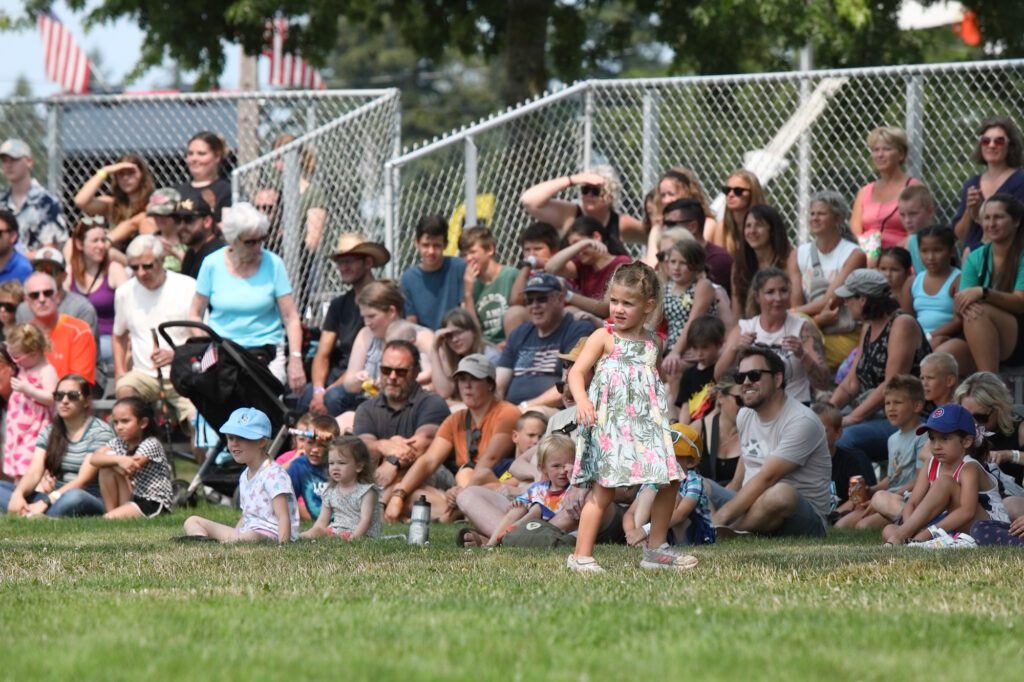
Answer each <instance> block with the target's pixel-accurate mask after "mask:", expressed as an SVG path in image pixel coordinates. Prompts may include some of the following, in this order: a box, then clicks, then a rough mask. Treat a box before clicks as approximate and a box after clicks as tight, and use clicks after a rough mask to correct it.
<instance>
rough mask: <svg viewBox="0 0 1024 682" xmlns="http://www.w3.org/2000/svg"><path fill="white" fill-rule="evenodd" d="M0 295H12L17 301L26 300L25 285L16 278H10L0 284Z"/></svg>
mask: <svg viewBox="0 0 1024 682" xmlns="http://www.w3.org/2000/svg"><path fill="white" fill-rule="evenodd" d="M0 296H10V297H11V298H12V299H13V300H14V302H15V303H21V302H22V301H24V300H25V287H23V286H22V285H21V282H19V281H18V280H16V279H9V280H7V281H6V282H4V283H3V284H0Z"/></svg>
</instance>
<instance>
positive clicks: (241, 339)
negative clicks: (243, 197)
mask: <svg viewBox="0 0 1024 682" xmlns="http://www.w3.org/2000/svg"><path fill="white" fill-rule="evenodd" d="M223 216H224V219H223V222H222V224H221V231H222V232H223V234H224V240H225V241H226V242H227V244H228V245H227V246H226V247H224V248H222V249H220V250H219V251H214V252H213V253H211V254H210V255H209V256H207V257H206V258H205V259H204V260H203V264H202V266H201V267H200V268H199V276H198V277H197V278H196V294H195V297H194V298H193V299H192V307H191V308H190V310H189V319H191V320H194V321H196V322H199V321H201V320H202V319H203V315H204V314H205V313H206V311H207V308H210V309H211V310H210V317H209V321H208V322H207V324H209V325H210V327H211V328H212V329H213V331H215V332H217V333H218V334H219V335H220V336H221V337H223V338H225V339H231V340H232V341H234V342H235V343H237V344H239V345H240V346H244V347H246V348H248V349H250V350H253V351H254V352H255V353H256V354H257V355H258V356H260V357H262V358H263V359H264V360H265V361H266V364H267V366H268V367H269V368H270V371H271V372H272V373H273V374H274V376H276V377H277V378H278V379H280V380H281V381H282V383H284V384H285V386H287V387H290V388H291V390H293V391H298V390H300V389H301V388H302V387H303V386H304V385H305V384H306V371H305V369H304V368H303V364H302V326H301V325H300V323H299V313H298V311H297V310H296V308H295V299H294V298H292V285H291V282H289V281H288V272H287V271H286V270H285V266H284V261H282V260H281V258H280V256H278V255H277V254H275V253H273V252H271V251H267V250H266V249H264V248H263V240H264V239H265V238H266V236H267V231H268V230H269V229H270V223H269V222H268V221H267V218H266V216H264V215H263V214H262V213H260V212H259V211H257V210H256V208H255V207H254V206H253V205H252V204H249V203H245V202H242V203H239V204H237V205H235V206H232V207H229V208H225V209H224V213H223ZM286 337H287V341H288V352H287V354H286V352H285V338H286Z"/></svg>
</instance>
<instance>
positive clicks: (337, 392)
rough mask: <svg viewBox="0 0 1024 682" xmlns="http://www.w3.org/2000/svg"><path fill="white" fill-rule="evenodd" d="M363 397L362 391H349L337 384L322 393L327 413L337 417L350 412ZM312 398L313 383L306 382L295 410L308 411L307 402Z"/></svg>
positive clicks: (300, 412)
mask: <svg viewBox="0 0 1024 682" xmlns="http://www.w3.org/2000/svg"><path fill="white" fill-rule="evenodd" d="M365 399H366V398H365V396H364V395H363V394H362V393H349V392H348V391H346V390H345V387H344V386H342V385H341V384H338V385H337V386H332V387H331V388H329V389H327V392H326V393H324V407H325V408H326V409H327V414H329V415H331V416H332V417H337V416H338V415H339V414H342V413H343V412H351V411H352V410H354V409H356V408H357V407H359V404H360V403H361V402H363V401H364V400H365ZM312 400H313V384H306V387H305V388H304V389H302V394H301V395H300V396H299V400H298V402H297V403H296V404H295V409H296V411H297V412H298V413H299V414H305V413H306V412H308V411H309V403H310V402H312Z"/></svg>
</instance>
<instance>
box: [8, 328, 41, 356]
mask: <svg viewBox="0 0 1024 682" xmlns="http://www.w3.org/2000/svg"><path fill="white" fill-rule="evenodd" d="M4 337H5V338H6V340H7V347H8V348H9V349H10V348H17V349H19V350H21V351H22V352H24V353H45V352H46V351H48V350H50V341H49V339H47V338H46V335H45V334H43V332H42V330H41V329H39V327H37V326H35V325H34V324H29V323H28V322H25V323H23V324H19V325H16V326H14V327H11V329H10V330H8V331H7V333H6V334H5V335H4Z"/></svg>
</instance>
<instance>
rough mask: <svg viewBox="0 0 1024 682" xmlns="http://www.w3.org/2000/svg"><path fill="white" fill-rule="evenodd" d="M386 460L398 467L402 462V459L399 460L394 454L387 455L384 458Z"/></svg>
mask: <svg viewBox="0 0 1024 682" xmlns="http://www.w3.org/2000/svg"><path fill="white" fill-rule="evenodd" d="M384 461H385V462H387V463H388V464H393V465H394V466H396V467H397V466H399V465H400V464H401V463H402V462H401V461H400V460H399V459H398V458H397V457H395V456H394V455H388V456H387V457H385V458H384Z"/></svg>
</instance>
